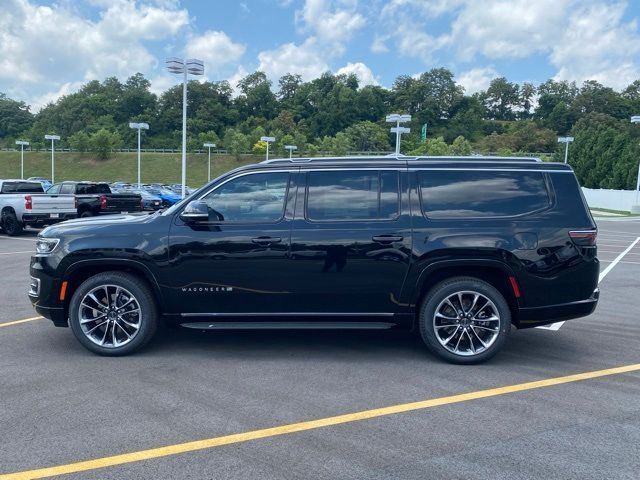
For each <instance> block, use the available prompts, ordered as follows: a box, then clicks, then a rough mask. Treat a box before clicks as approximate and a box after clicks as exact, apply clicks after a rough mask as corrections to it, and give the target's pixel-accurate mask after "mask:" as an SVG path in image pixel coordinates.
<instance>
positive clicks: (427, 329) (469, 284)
mask: <svg viewBox="0 0 640 480" xmlns="http://www.w3.org/2000/svg"><path fill="white" fill-rule="evenodd" d="M461 290H468V291H476V292H478V293H481V294H482V295H484V296H486V297H487V298H489V299H490V300H491V301H492V302H493V303H494V305H495V306H496V308H497V309H498V313H499V315H500V332H499V333H498V338H496V340H495V342H494V343H493V344H492V345H491V346H490V347H489V348H488V349H487V350H485V351H484V352H482V353H479V354H477V355H473V356H462V355H456V354H454V353H452V352H450V351H449V350H447V349H446V348H445V347H443V346H442V345H441V344H440V342H439V341H438V339H437V338H436V333H435V329H434V327H433V317H434V315H435V310H436V308H437V307H438V305H439V304H440V302H442V301H443V300H444V299H445V298H447V297H448V296H449V295H452V294H453V293H455V292H459V291H461ZM418 323H419V329H420V335H421V336H422V340H423V341H424V342H425V344H426V345H427V347H428V348H429V350H431V351H432V352H433V353H435V354H436V355H438V356H439V357H440V358H442V359H444V360H447V361H448V362H452V363H458V364H474V363H481V362H484V361H486V360H488V359H490V358H491V357H493V356H494V355H495V354H496V353H498V351H499V350H500V349H501V348H502V346H503V345H504V343H505V342H506V340H507V337H508V336H509V332H510V330H511V311H510V309H509V305H508V304H507V301H506V300H505V299H504V297H503V295H502V294H501V293H500V292H499V291H498V290H497V289H496V288H495V287H493V286H492V285H490V284H489V283H487V282H484V281H482V280H479V279H475V278H465V277H458V278H452V279H450V280H445V281H443V282H441V283H439V284H437V285H436V286H435V287H433V288H432V289H431V291H429V293H428V294H427V295H426V296H425V299H424V301H423V303H422V305H421V307H420V316H419V322H418Z"/></svg>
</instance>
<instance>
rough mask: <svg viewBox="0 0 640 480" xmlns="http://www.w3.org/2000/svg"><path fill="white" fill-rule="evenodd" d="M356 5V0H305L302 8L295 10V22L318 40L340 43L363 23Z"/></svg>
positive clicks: (363, 20)
mask: <svg viewBox="0 0 640 480" xmlns="http://www.w3.org/2000/svg"><path fill="white" fill-rule="evenodd" d="M357 6H358V2H357V0H341V1H335V2H334V1H330V0H305V2H304V6H303V7H302V9H301V10H298V11H296V22H298V23H301V24H302V26H303V31H309V32H311V33H312V34H313V35H314V36H316V37H317V38H318V40H319V41H320V42H330V43H335V44H339V45H341V44H342V42H344V41H346V40H348V39H349V38H350V37H351V36H352V35H353V33H355V32H356V31H357V30H359V29H360V28H362V27H363V26H364V25H365V19H364V17H363V16H362V15H361V14H360V13H358V12H357Z"/></svg>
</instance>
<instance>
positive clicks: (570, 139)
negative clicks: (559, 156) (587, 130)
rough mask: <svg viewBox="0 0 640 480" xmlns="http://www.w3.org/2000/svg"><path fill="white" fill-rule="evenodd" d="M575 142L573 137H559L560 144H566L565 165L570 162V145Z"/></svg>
mask: <svg viewBox="0 0 640 480" xmlns="http://www.w3.org/2000/svg"><path fill="white" fill-rule="evenodd" d="M573 140H574V139H573V137H558V143H564V163H567V162H568V161H569V144H570V143H571V142H573Z"/></svg>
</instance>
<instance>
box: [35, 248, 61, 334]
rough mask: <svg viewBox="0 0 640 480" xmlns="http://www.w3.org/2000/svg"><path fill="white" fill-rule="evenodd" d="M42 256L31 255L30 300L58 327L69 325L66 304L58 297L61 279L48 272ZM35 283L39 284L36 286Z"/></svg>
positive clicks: (38, 310)
mask: <svg viewBox="0 0 640 480" xmlns="http://www.w3.org/2000/svg"><path fill="white" fill-rule="evenodd" d="M43 260H44V259H43V258H42V257H38V256H33V257H31V267H30V269H29V271H30V274H31V281H30V284H31V286H30V288H29V292H28V297H29V300H30V301H31V304H32V305H33V308H35V310H36V312H38V314H39V315H42V316H43V317H45V318H48V319H49V320H51V321H52V322H53V324H54V325H55V326H56V327H67V326H68V322H67V313H66V308H65V304H64V302H63V301H61V300H60V299H59V297H58V295H59V292H60V284H61V282H60V280H58V279H57V278H55V277H53V276H52V275H50V274H49V273H47V268H46V264H45V262H44V261H43ZM33 285H37V288H34V287H33Z"/></svg>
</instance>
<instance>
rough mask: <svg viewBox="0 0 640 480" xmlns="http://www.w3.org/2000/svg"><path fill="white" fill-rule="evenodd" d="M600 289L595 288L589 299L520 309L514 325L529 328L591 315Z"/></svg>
mask: <svg viewBox="0 0 640 480" xmlns="http://www.w3.org/2000/svg"><path fill="white" fill-rule="evenodd" d="M599 297H600V289H598V288H596V289H595V290H594V291H593V294H592V295H591V297H589V298H587V299H586V300H579V301H577V302H570V303H562V304H559V305H548V306H545V307H535V308H520V309H519V310H518V318H517V319H516V321H514V324H515V325H516V326H517V327H518V328H531V327H538V326H540V325H549V324H550V323H555V322H558V321H563V320H571V319H573V318H580V317H586V316H587V315H590V314H592V313H593V311H594V310H595V309H596V305H597V304H598V299H599Z"/></svg>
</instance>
